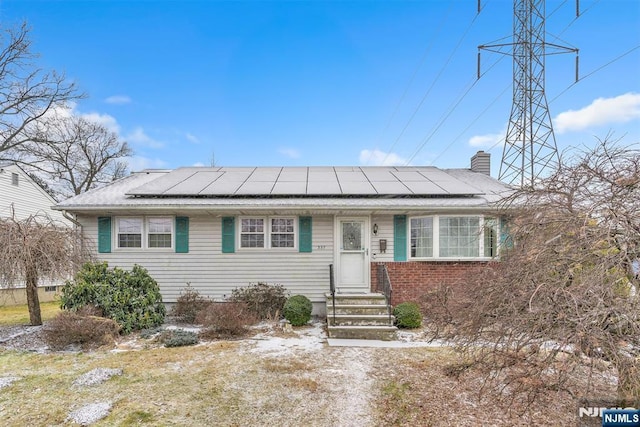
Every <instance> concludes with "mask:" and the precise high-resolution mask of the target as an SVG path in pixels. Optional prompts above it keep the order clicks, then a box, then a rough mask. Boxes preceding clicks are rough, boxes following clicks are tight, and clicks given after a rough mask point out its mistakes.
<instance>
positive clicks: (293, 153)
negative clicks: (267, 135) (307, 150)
mask: <svg viewBox="0 0 640 427" xmlns="http://www.w3.org/2000/svg"><path fill="white" fill-rule="evenodd" d="M278 153H280V154H282V155H283V156H286V157H288V158H290V159H298V158H300V151H298V150H296V149H295V148H280V149H278Z"/></svg>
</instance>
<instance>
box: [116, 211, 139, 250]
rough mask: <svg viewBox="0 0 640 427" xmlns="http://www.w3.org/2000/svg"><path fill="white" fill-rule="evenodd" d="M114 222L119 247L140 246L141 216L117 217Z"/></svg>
mask: <svg viewBox="0 0 640 427" xmlns="http://www.w3.org/2000/svg"><path fill="white" fill-rule="evenodd" d="M116 224H117V225H116V226H117V234H118V247H119V248H141V247H142V218H118V220H117V222H116Z"/></svg>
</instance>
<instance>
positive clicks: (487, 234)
mask: <svg viewBox="0 0 640 427" xmlns="http://www.w3.org/2000/svg"><path fill="white" fill-rule="evenodd" d="M409 224H410V225H409V226H410V231H411V241H410V249H411V258H433V259H447V258H492V257H495V256H496V255H497V240H498V221H497V220H496V219H495V218H489V217H487V218H484V217H482V216H472V215H467V216H439V215H433V216H425V217H415V218H411V220H410V223H409Z"/></svg>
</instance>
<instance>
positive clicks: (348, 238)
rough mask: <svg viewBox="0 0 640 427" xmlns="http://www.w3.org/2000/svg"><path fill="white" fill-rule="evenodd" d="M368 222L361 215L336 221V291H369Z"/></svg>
mask: <svg viewBox="0 0 640 427" xmlns="http://www.w3.org/2000/svg"><path fill="white" fill-rule="evenodd" d="M368 223H369V220H368V218H361V217H360V218H340V219H338V221H337V230H336V232H337V236H336V243H337V245H338V248H337V251H336V252H337V256H338V259H337V265H338V271H337V275H336V279H337V280H336V281H337V284H336V288H337V290H338V292H342V293H347V292H369V233H368V230H369V228H368Z"/></svg>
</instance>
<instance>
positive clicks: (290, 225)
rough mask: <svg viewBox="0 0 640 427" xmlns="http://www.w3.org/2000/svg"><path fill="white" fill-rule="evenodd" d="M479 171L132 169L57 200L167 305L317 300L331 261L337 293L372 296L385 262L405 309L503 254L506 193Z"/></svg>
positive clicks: (477, 162)
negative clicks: (244, 294) (268, 290)
mask: <svg viewBox="0 0 640 427" xmlns="http://www.w3.org/2000/svg"><path fill="white" fill-rule="evenodd" d="M488 156H489V155H488V154H487V153H483V152H479V153H478V154H477V155H476V156H474V159H472V167H471V168H470V169H439V168H436V167H420V166H418V167H416V166H407V167H244V168H243V167H213V168H206V167H186V168H179V169H176V170H173V171H169V170H148V171H143V172H139V173H134V174H132V175H130V176H128V177H125V178H123V179H120V180H118V181H115V182H113V183H111V184H109V185H106V186H104V187H102V188H99V189H95V190H91V191H88V192H86V193H84V194H81V195H78V196H75V197H72V198H70V199H68V200H65V201H63V202H61V203H59V204H58V205H57V206H56V209H59V210H64V211H67V212H69V213H71V214H74V215H75V216H76V219H77V220H78V221H79V222H80V223H81V224H82V230H83V233H84V234H85V237H86V238H88V239H89V240H92V241H93V242H94V244H95V254H96V256H97V258H98V259H101V260H104V261H107V262H108V263H109V265H110V266H119V267H123V268H127V269H128V268H131V267H132V266H133V265H134V264H140V265H142V266H143V267H145V268H146V269H148V270H149V272H150V274H151V275H152V276H153V277H154V278H155V279H156V280H157V281H158V283H159V285H160V290H161V292H162V295H163V299H164V301H165V302H174V301H176V298H177V297H178V296H179V295H180V292H181V290H182V289H184V288H185V286H186V285H187V284H188V283H190V284H191V286H192V287H193V288H194V289H196V290H198V291H199V292H200V293H201V294H203V295H205V296H209V297H212V298H215V299H222V298H224V297H225V296H229V295H230V294H231V292H232V290H233V289H235V288H237V287H240V286H246V285H249V284H250V283H256V282H268V283H278V284H282V285H283V286H285V287H286V288H287V289H288V290H289V291H290V292H291V293H292V294H304V295H306V296H308V297H309V298H310V299H311V300H312V301H313V302H314V303H315V305H316V307H318V306H319V304H320V303H322V302H323V301H324V300H325V293H326V292H328V290H329V283H330V278H329V271H330V267H329V266H330V265H332V266H333V271H334V277H335V285H336V288H337V290H338V291H339V292H368V291H369V290H370V289H372V288H375V285H376V281H377V273H376V272H377V271H378V270H377V267H378V266H381V265H384V266H385V267H388V269H389V275H390V276H391V281H392V282H393V286H394V294H393V295H394V296H393V298H394V303H397V302H400V301H402V300H407V299H411V298H415V297H416V296H418V295H421V292H422V293H424V292H425V291H426V290H427V289H428V287H429V286H433V284H434V281H435V280H448V279H449V278H450V279H451V280H454V279H455V278H459V277H460V275H461V274H463V273H465V272H467V271H468V270H469V269H470V268H476V267H477V266H478V265H481V264H482V263H486V262H488V261H491V260H493V259H495V257H496V256H497V254H498V251H499V240H500V235H501V231H500V218H499V214H498V210H497V208H496V206H495V202H496V201H498V200H499V199H500V198H501V195H503V194H504V193H505V192H507V191H508V190H509V189H508V188H507V187H506V186H505V185H504V184H502V183H501V182H499V181H498V180H496V179H494V178H492V177H490V176H489V157H488Z"/></svg>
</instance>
